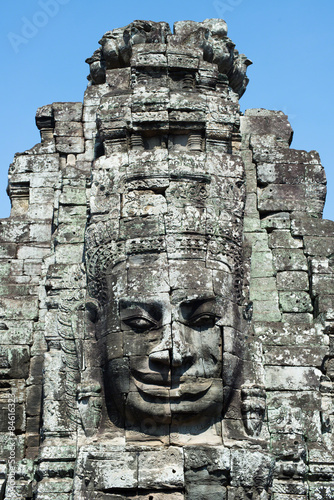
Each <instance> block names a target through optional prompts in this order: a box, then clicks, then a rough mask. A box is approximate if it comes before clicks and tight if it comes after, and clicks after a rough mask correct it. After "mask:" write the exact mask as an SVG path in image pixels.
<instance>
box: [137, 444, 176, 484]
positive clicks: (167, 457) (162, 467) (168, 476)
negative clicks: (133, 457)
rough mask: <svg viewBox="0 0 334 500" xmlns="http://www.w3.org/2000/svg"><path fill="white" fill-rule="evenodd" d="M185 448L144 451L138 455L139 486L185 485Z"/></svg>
mask: <svg viewBox="0 0 334 500" xmlns="http://www.w3.org/2000/svg"><path fill="white" fill-rule="evenodd" d="M183 469H184V457H183V449H182V448H177V447H170V448H168V449H161V450H155V449H151V450H150V451H142V452H141V453H140V454H139V457H138V487H139V488H143V489H151V488H152V489H169V488H182V487H183V486H184V470H183Z"/></svg>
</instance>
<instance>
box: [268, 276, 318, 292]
mask: <svg viewBox="0 0 334 500" xmlns="http://www.w3.org/2000/svg"><path fill="white" fill-rule="evenodd" d="M276 280H277V289H278V290H300V291H308V290H309V287H310V285H309V278H308V273H307V272H306V271H281V272H278V273H277V275H276Z"/></svg>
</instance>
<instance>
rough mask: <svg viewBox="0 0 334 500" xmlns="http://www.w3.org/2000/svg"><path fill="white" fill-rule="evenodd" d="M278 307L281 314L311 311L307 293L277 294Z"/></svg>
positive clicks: (309, 298)
mask: <svg viewBox="0 0 334 500" xmlns="http://www.w3.org/2000/svg"><path fill="white" fill-rule="evenodd" d="M278 295H279V305H280V308H281V310H282V311H283V312H294V313H305V312H306V313H307V312H312V311H313V305H312V301H311V297H310V295H309V294H308V293H307V292H299V291H290V292H283V291H280V292H279V294H278Z"/></svg>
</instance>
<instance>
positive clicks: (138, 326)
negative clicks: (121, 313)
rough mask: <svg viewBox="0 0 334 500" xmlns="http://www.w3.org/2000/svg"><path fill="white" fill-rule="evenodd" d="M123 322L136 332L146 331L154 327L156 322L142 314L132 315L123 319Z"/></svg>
mask: <svg viewBox="0 0 334 500" xmlns="http://www.w3.org/2000/svg"><path fill="white" fill-rule="evenodd" d="M123 323H125V324H126V325H127V326H129V327H130V328H131V329H132V330H134V331H135V332H137V333H142V332H146V331H148V330H152V329H153V328H155V327H156V324H155V323H153V321H150V320H149V319H147V318H144V317H143V316H132V317H131V318H127V319H123Z"/></svg>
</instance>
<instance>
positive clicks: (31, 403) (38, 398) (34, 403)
mask: <svg viewBox="0 0 334 500" xmlns="http://www.w3.org/2000/svg"><path fill="white" fill-rule="evenodd" d="M41 404H42V385H32V386H30V387H28V388H27V415H28V416H30V417H31V416H36V415H37V416H38V415H40V411H41ZM37 432H38V429H37Z"/></svg>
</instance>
